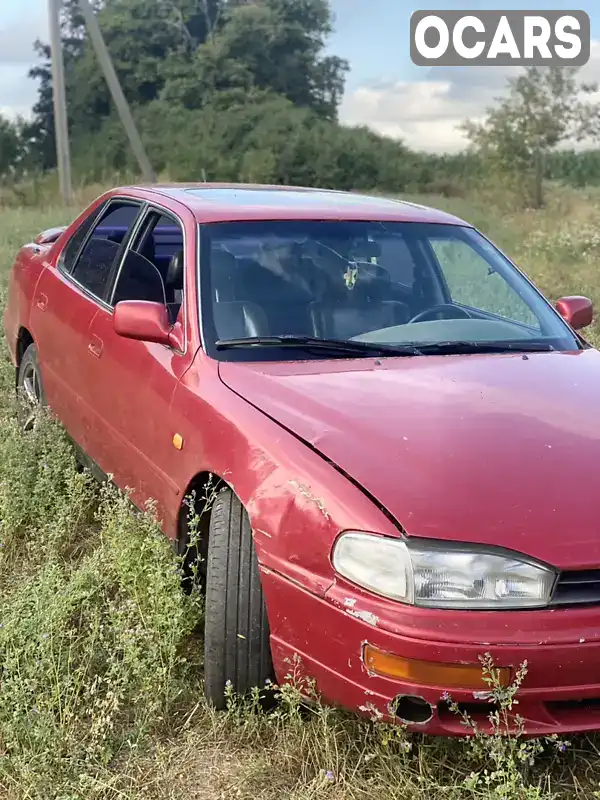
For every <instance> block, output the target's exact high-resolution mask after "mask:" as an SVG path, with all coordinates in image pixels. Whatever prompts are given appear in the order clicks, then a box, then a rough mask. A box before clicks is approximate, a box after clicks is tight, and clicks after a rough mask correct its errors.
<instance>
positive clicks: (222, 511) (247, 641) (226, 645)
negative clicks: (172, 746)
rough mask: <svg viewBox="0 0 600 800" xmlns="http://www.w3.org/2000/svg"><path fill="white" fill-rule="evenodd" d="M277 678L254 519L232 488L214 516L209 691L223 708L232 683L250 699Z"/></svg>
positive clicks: (206, 690)
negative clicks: (272, 658)
mask: <svg viewBox="0 0 600 800" xmlns="http://www.w3.org/2000/svg"><path fill="white" fill-rule="evenodd" d="M272 680H273V662H272V660H271V648H270V644H269V623H268V620H267V612H266V608H265V602H264V597H263V591H262V586H261V582H260V572H259V568H258V560H257V557H256V550H255V547H254V540H253V538H252V528H251V526H250V520H249V519H248V514H247V513H246V511H245V509H244V507H243V506H242V504H241V502H240V501H239V499H238V498H237V497H236V495H235V494H234V493H233V492H232V491H231V489H224V490H223V491H221V492H220V493H219V494H218V495H217V497H216V499H215V502H214V505H213V509H212V513H211V517H210V533H209V542H208V559H207V574H206V602H205V629H204V693H205V696H206V699H207V700H208V701H209V702H210V703H211V704H212V705H213V706H215V708H217V709H219V710H222V709H224V708H225V707H226V696H225V688H226V684H227V682H228V681H231V685H232V689H233V691H234V692H235V693H236V694H238V695H242V696H245V695H247V694H248V693H249V692H250V691H251V689H253V688H254V687H259V688H260V689H264V687H265V684H266V683H267V681H272ZM267 694H268V691H267Z"/></svg>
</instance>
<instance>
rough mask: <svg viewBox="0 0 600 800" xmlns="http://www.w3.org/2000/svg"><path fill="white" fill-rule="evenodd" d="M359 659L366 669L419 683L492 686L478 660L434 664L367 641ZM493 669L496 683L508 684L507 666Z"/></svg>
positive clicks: (448, 686) (443, 686) (452, 686)
mask: <svg viewBox="0 0 600 800" xmlns="http://www.w3.org/2000/svg"><path fill="white" fill-rule="evenodd" d="M363 660H364V662H365V666H366V668H367V670H368V671H369V672H372V673H375V674H376V675H381V676H382V677H385V678H395V679H397V680H402V681H407V682H408V683H415V684H418V685H420V686H436V687H439V688H440V689H471V690H475V691H482V690H485V689H488V690H489V689H491V688H492V687H490V686H489V684H487V683H486V682H485V681H484V680H483V672H482V667H481V665H480V664H473V665H470V664H436V663H433V662H431V661H415V660H413V659H412V658H401V657H400V656H395V655H392V654H391V653H384V652H383V651H382V650H377V648H375V647H373V646H372V645H370V644H366V645H365V646H364V650H363ZM496 672H497V674H498V683H499V684H500V685H501V686H508V684H509V683H510V669H509V668H508V667H499V668H498V669H497V670H496Z"/></svg>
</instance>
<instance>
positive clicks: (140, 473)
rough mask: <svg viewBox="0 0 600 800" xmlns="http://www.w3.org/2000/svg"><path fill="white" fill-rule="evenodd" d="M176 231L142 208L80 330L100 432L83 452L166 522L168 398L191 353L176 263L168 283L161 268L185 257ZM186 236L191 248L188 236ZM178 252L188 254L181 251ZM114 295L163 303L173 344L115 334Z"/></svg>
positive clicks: (177, 226) (174, 223) (173, 495)
mask: <svg viewBox="0 0 600 800" xmlns="http://www.w3.org/2000/svg"><path fill="white" fill-rule="evenodd" d="M190 224H191V223H190ZM184 231H185V228H184V222H183V220H181V219H179V218H177V217H175V216H174V215H170V214H166V213H164V212H162V211H159V210H156V209H152V208H150V209H149V210H148V211H147V213H146V215H145V218H144V220H143V222H142V224H141V226H140V227H139V229H138V231H137V233H136V235H135V237H133V239H132V240H131V242H130V246H129V247H128V248H127V251H126V253H125V255H124V259H123V262H122V265H121V269H120V272H119V274H118V275H117V276H116V280H115V287H114V290H113V297H112V298H111V301H110V303H109V305H108V306H107V307H106V308H102V309H101V310H100V311H99V313H98V314H97V315H96V316H95V318H94V320H93V322H92V324H91V325H90V328H89V331H88V338H89V340H90V342H93V343H94V344H95V346H96V347H97V348H98V349H99V351H100V352H99V353H97V354H96V355H92V354H90V358H89V362H90V364H89V368H88V370H87V376H88V379H87V384H88V385H87V391H88V392H89V394H90V396H92V397H93V402H94V408H95V410H96V412H97V417H98V421H99V424H100V426H101V427H100V431H101V438H102V441H99V442H98V443H97V446H96V447H95V448H94V452H93V453H91V455H92V457H94V459H95V460H96V462H97V463H98V465H99V466H100V467H101V469H102V470H103V471H104V472H105V473H107V474H111V475H112V476H113V479H114V481H115V483H116V484H117V486H119V487H120V488H121V489H123V490H129V492H130V496H131V499H132V500H133V501H134V502H135V503H136V505H138V506H139V507H144V506H145V505H146V503H147V502H148V501H149V500H153V501H154V502H155V504H156V512H157V514H158V517H159V518H160V519H161V520H163V521H164V522H165V526H166V527H170V526H172V525H173V523H174V520H171V519H170V518H169V514H172V513H173V511H172V509H173V508H176V507H177V506H178V505H179V504H180V502H181V498H180V497H178V494H179V490H178V487H177V485H176V483H175V481H174V480H173V477H172V472H173V470H172V469H170V465H172V462H173V459H174V458H177V457H178V451H177V450H176V448H175V447H174V444H173V437H174V435H175V433H176V431H175V430H173V429H172V424H171V414H170V405H171V399H172V396H173V393H174V391H175V388H176V386H177V383H178V382H179V380H180V379H181V377H182V376H183V375H184V373H185V372H186V371H187V369H188V368H189V366H190V364H191V362H192V360H193V355H194V354H193V353H192V352H191V351H190V349H189V348H188V346H187V338H188V337H187V336H186V331H185V313H184V309H185V293H184V294H183V296H182V290H183V270H180V271H179V274H178V275H177V276H175V278H174V280H175V283H173V276H172V275H171V274H170V273H169V270H168V267H169V263H170V261H171V259H172V258H173V257H174V256H175V257H177V258H179V261H180V263H185V262H184V261H182V260H181V255H182V251H184V250H185V247H186V236H185V232H184ZM192 232H193V231H192ZM187 238H188V239H189V240H190V247H191V248H193V246H194V239H193V238H192V237H187ZM185 259H188V260H189V255H188V254H187V253H186V254H185ZM169 278H171V280H169ZM120 300H150V301H155V302H167V304H168V306H169V311H170V314H171V315H172V319H174V320H175V323H174V325H175V328H176V330H177V335H178V337H179V338H180V341H181V348H179V349H177V348H169V347H166V346H164V345H160V344H156V343H152V342H141V341H136V340H133V339H126V338H124V337H122V336H119V335H117V334H116V333H115V331H114V327H113V307H114V302H117V301H120Z"/></svg>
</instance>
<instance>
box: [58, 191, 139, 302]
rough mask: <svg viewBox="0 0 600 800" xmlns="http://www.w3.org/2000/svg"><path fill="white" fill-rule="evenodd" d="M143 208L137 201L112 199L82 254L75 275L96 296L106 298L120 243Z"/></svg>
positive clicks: (74, 269) (76, 264)
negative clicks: (126, 201) (128, 201)
mask: <svg viewBox="0 0 600 800" xmlns="http://www.w3.org/2000/svg"><path fill="white" fill-rule="evenodd" d="M139 211H140V206H139V205H138V204H137V203H123V202H122V201H114V202H112V203H110V204H109V205H108V207H107V209H106V211H105V213H104V214H102V216H101V217H100V219H99V220H98V222H97V224H96V226H95V227H94V229H93V231H92V234H91V236H90V237H89V239H88V240H87V242H86V243H85V245H84V247H83V250H82V251H81V254H80V255H79V257H78V259H77V261H76V263H75V266H74V268H73V270H72V275H73V277H74V278H75V280H76V281H77V282H78V283H79V284H80V285H81V286H83V287H84V288H85V289H87V290H88V291H89V292H91V293H92V294H93V295H94V296H95V297H98V298H100V299H103V298H104V295H105V293H106V289H107V287H108V284H109V282H110V279H111V275H112V270H113V266H114V265H115V263H116V261H117V257H118V256H119V254H120V252H121V245H122V243H123V241H124V240H125V238H126V237H127V235H128V234H129V232H130V231H131V228H132V227H133V224H134V223H135V221H136V219H137V216H138V214H139Z"/></svg>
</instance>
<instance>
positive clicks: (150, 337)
mask: <svg viewBox="0 0 600 800" xmlns="http://www.w3.org/2000/svg"><path fill="white" fill-rule="evenodd" d="M113 326H114V329H115V332H116V333H118V334H119V336H123V337H124V338H126V339H137V340H138V341H141V342H156V343H157V344H165V345H167V346H168V347H171V346H172V344H173V343H172V341H171V327H172V326H171V323H170V321H169V315H168V313H167V309H166V307H165V306H163V305H162V303H149V302H147V301H146V300H122V301H121V302H120V303H117V305H116V306H115V311H114V315H113Z"/></svg>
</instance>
